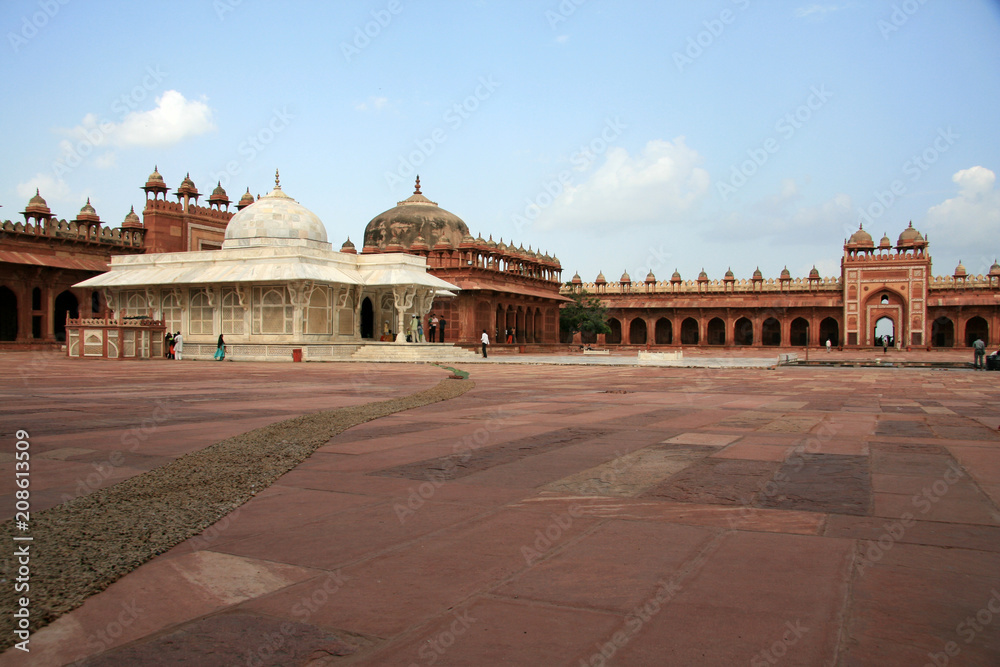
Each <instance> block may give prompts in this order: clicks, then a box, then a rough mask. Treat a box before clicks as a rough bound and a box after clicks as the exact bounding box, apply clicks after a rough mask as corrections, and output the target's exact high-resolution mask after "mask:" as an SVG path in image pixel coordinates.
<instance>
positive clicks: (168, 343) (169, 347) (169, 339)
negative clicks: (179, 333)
mask: <svg viewBox="0 0 1000 667" xmlns="http://www.w3.org/2000/svg"><path fill="white" fill-rule="evenodd" d="M163 356H164V357H166V358H167V359H173V358H174V334H173V333H172V332H170V331H168V332H167V335H166V336H164V337H163Z"/></svg>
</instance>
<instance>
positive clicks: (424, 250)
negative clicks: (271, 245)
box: [0, 169, 567, 346]
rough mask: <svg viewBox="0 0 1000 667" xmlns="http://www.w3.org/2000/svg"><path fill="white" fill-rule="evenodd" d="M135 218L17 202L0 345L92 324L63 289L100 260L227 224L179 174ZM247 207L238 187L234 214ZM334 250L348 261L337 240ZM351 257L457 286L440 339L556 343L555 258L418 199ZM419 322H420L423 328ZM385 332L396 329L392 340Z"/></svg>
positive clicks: (366, 305)
mask: <svg viewBox="0 0 1000 667" xmlns="http://www.w3.org/2000/svg"><path fill="white" fill-rule="evenodd" d="M142 189H143V190H144V191H145V193H146V200H145V207H144V209H143V211H142V221H140V220H139V216H138V215H136V214H135V212H134V210H133V211H131V212H130V213H129V214H128V215H127V216H126V218H125V220H124V222H122V224H121V226H120V227H119V228H116V229H112V228H109V227H106V226H104V225H103V224H102V223H101V221H100V218H99V217H98V216H97V214H96V212H95V211H94V209H93V207H91V206H90V202H89V201H88V202H87V204H86V205H85V206H84V207H83V209H81V211H80V214H79V215H78V216H77V218H76V219H74V220H71V221H66V220H62V221H58V220H56V219H55V217H54V216H53V214H52V212H51V211H50V210H49V208H48V206H47V205H46V203H45V200H44V199H42V198H41V196H40V195H36V196H35V197H34V198H32V200H31V201H30V202H29V204H28V207H27V209H26V210H25V212H24V213H23V215H24V217H25V222H24V223H21V222H17V223H14V222H10V221H8V222H5V223H3V227H2V232H0V343H2V342H6V343H11V344H14V345H16V346H25V345H52V344H55V343H58V342H61V341H63V340H64V339H65V332H64V326H65V321H66V317H67V315H69V316H70V317H73V318H76V317H93V316H98V315H100V314H102V313H103V312H104V310H105V309H106V303H107V301H106V298H105V296H104V295H103V294H101V293H99V292H98V291H93V290H84V289H80V288H76V287H73V285H75V284H77V283H79V282H81V281H83V280H86V279H87V278H90V277H93V276H95V275H98V274H100V273H104V272H105V271H107V270H108V269H109V261H110V257H111V255H117V254H125V253H147V252H148V253H164V252H186V251H195V250H217V249H219V248H221V247H222V241H223V240H224V237H225V231H226V226H227V225H228V223H229V220H230V218H232V216H233V213H232V212H230V211H229V210H228V209H229V205H230V200H229V198H228V197H227V195H226V192H225V190H223V188H222V187H221V186H219V187H216V188H215V190H214V191H213V192H212V195H211V196H210V197H209V198H208V204H209V205H208V207H205V206H200V205H199V204H198V199H199V197H200V196H201V195H200V193H199V192H198V189H197V187H195V184H194V183H193V182H192V181H191V178H190V176H185V178H184V180H183V181H182V182H181V184H180V187H178V188H177V190H176V191H175V192H174V196H175V197H176V198H177V201H176V202H173V201H169V200H168V199H167V196H168V192H169V189H168V188H167V185H166V183H165V182H164V180H163V177H162V176H161V175H160V173H159V171H158V170H157V169H154V170H153V173H152V174H150V175H149V178H148V179H147V181H146V184H145V185H144V186H143V187H142ZM253 202H254V198H253V196H252V195H250V193H249V190H248V191H247V193H246V194H244V195H243V197H242V198H241V199H240V201H239V203H238V205H237V208H238V209H242V208H244V207H246V206H249V205H250V204H252V203H253ZM341 252H348V253H356V252H357V250H356V248H355V246H354V245H353V244H352V243H351V242H350V240H348V241H347V242H346V243H345V244H344V246H343V248H342V249H341ZM362 252H363V253H384V252H405V253H408V254H412V255H419V256H422V257H425V258H426V259H427V263H428V265H429V267H430V273H431V274H433V275H435V276H437V277H439V278H442V279H444V280H445V281H447V282H449V283H452V284H454V285H457V286H459V287H461V292H459V293H458V295H457V296H455V297H454V298H442V299H438V300H436V301H435V302H434V304H433V307H432V312H434V313H435V314H437V315H438V316H439V317H440V318H443V319H444V320H445V321H446V322H447V325H446V328H445V330H444V335H445V339H444V340H445V341H446V342H457V343H470V344H471V343H477V342H478V341H479V337H480V335H481V332H482V331H483V330H486V331H488V332H489V334H490V338H491V340H497V336H498V335H499V334H502V333H503V332H504V331H506V330H507V329H511V330H513V331H514V340H515V342H516V343H517V344H519V345H524V344H556V343H558V342H559V304H560V303H562V302H564V301H566V300H567V299H566V297H563V296H561V295H560V294H559V288H560V286H561V281H560V271H561V268H560V266H559V260H558V259H556V258H555V257H552V256H549V255H548V254H542V253H538V252H535V251H533V250H531V249H530V248H529V249H528V250H525V249H524V248H523V247H514V246H513V245H510V246H508V245H507V244H505V243H503V242H502V241H501V242H500V243H496V242H494V241H493V240H492V238H490V240H488V241H487V240H483V239H482V238H481V237H480V238H478V239H474V238H472V236H471V235H470V234H469V228H468V226H467V225H466V224H465V223H464V222H463V221H462V220H461V219H460V218H459V217H458V216H456V215H454V214H453V213H450V212H448V211H446V210H444V209H442V208H439V207H438V206H437V204H435V203H434V202H432V201H430V200H429V199H427V198H426V197H424V196H423V195H422V194H420V185H419V180H418V182H417V188H416V192H415V193H414V195H413V196H412V197H410V198H408V199H406V200H405V201H402V202H399V203H398V205H397V206H396V207H395V208H392V209H390V210H388V211H385V212H384V213H382V214H380V215H378V216H376V217H375V218H374V219H373V220H372V221H371V222H370V223H369V224H368V227H367V228H366V230H365V243H364V247H363V248H362ZM376 306H378V307H381V304H372V303H371V300H370V299H365V300H364V302H363V303H362V304H361V306H360V313H359V315H360V317H359V318H358V322H359V327H360V334H361V337H362V338H364V339H369V340H375V339H378V338H381V336H382V334H383V332H377V331H375V327H374V319H375V318H374V310H375V308H376ZM425 326H426V323H425ZM393 333H396V332H393Z"/></svg>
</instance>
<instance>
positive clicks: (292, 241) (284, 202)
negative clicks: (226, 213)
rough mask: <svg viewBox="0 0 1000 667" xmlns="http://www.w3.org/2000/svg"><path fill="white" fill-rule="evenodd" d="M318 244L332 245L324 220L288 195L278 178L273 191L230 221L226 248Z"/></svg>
mask: <svg viewBox="0 0 1000 667" xmlns="http://www.w3.org/2000/svg"><path fill="white" fill-rule="evenodd" d="M314 244H323V245H329V244H328V242H327V236H326V227H324V226H323V221H322V220H320V219H319V216H317V215H316V214H315V213H313V212H312V211H310V210H309V209H307V208H306V207H305V206H303V205H302V204H300V203H298V202H297V201H295V200H294V199H292V198H291V197H289V196H288V195H286V194H285V193H284V192H283V191H282V190H281V185H280V184H279V183H278V182H277V179H275V184H274V189H273V190H271V192H269V193H267V194H266V195H264V196H263V197H261V198H260V199H258V200H257V201H256V202H254V203H253V204H251V205H249V206H247V207H246V208H244V209H242V210H241V211H239V212H237V213H236V215H234V216H233V217H232V218H231V219H230V220H229V225H228V226H227V227H226V240H225V241H224V242H223V244H222V247H223V248H240V247H248V246H255V245H314Z"/></svg>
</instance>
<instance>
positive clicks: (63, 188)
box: [17, 173, 71, 208]
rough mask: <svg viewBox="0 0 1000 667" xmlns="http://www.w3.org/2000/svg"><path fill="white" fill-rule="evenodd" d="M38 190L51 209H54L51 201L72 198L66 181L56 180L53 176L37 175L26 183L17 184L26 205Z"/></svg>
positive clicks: (19, 193)
mask: <svg viewBox="0 0 1000 667" xmlns="http://www.w3.org/2000/svg"><path fill="white" fill-rule="evenodd" d="M36 189H37V190H38V191H39V193H40V194H41V195H42V197H43V198H44V199H45V200H46V201H48V202H49V208H52V206H51V201H50V200H51V199H67V198H69V197H70V196H71V195H70V190H69V186H68V185H67V184H66V181H64V180H63V179H61V178H60V179H56V178H54V177H53V176H52V175H51V174H41V173H39V174H35V175H34V176H32V177H31V178H29V179H28V180H27V181H25V182H24V183H18V184H17V194H18V196H19V197H21V198H22V199H24V204H25V205H27V204H28V200H29V199H31V198H32V197H34V196H35V190H36Z"/></svg>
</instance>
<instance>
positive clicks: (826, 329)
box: [819, 317, 842, 347]
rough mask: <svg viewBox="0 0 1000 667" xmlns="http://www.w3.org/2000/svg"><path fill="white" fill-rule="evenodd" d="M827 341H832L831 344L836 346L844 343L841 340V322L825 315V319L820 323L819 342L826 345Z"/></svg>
mask: <svg viewBox="0 0 1000 667" xmlns="http://www.w3.org/2000/svg"><path fill="white" fill-rule="evenodd" d="M826 341H830V345H832V346H834V347H838V346H840V345H841V344H842V343H841V341H840V324H839V323H838V322H837V320H835V319H834V318H832V317H824V318H823V321H822V322H820V323H819V343H820V345H826Z"/></svg>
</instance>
